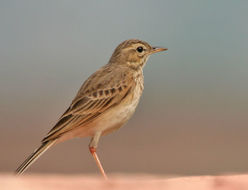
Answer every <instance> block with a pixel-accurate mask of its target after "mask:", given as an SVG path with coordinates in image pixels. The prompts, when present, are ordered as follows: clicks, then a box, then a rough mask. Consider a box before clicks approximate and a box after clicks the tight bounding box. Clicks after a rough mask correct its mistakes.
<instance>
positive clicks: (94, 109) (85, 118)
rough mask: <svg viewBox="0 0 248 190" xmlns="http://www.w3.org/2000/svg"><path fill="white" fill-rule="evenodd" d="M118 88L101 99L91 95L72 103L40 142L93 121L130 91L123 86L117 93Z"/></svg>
mask: <svg viewBox="0 0 248 190" xmlns="http://www.w3.org/2000/svg"><path fill="white" fill-rule="evenodd" d="M118 88H119V86H118ZM118 88H117V87H116V88H111V90H109V91H110V92H109V93H106V94H107V95H106V94H105V95H104V96H102V97H97V98H96V97H94V96H91V95H85V96H82V97H81V98H79V99H78V100H77V101H74V102H73V103H72V104H71V106H70V107H69V108H68V109H67V111H66V112H65V113H64V114H63V115H62V116H61V118H60V120H59V121H58V122H57V124H56V125H55V126H54V127H53V128H52V129H51V130H50V132H49V133H48V134H47V136H46V137H45V138H44V139H43V140H42V142H46V141H48V140H51V139H54V138H58V137H60V136H61V135H62V134H63V133H65V132H68V131H70V130H72V129H75V128H76V127H79V126H83V125H85V124H86V123H88V122H91V121H93V120H94V119H95V118H97V117H98V116H99V115H100V114H101V113H102V112H104V111H105V110H107V109H109V108H111V107H113V106H114V105H116V104H118V103H119V102H120V101H121V100H122V98H123V97H125V96H126V93H127V92H128V91H130V88H131V86H129V88H128V87H127V86H125V89H124V87H122V89H124V90H122V92H119V93H117V92H118V91H117V90H118ZM113 89H115V90H113ZM111 91H112V92H111Z"/></svg>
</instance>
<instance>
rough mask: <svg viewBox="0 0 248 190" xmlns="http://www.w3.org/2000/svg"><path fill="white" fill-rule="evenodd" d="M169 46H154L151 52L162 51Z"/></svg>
mask: <svg viewBox="0 0 248 190" xmlns="http://www.w3.org/2000/svg"><path fill="white" fill-rule="evenodd" d="M167 50H168V48H162V47H152V50H151V52H150V54H154V53H157V52H160V51H167Z"/></svg>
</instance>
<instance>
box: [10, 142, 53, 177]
mask: <svg viewBox="0 0 248 190" xmlns="http://www.w3.org/2000/svg"><path fill="white" fill-rule="evenodd" d="M55 142H56V140H50V141H47V142H45V143H42V145H41V146H40V147H39V148H37V149H36V150H35V151H34V153H32V154H31V155H30V156H29V157H28V158H27V159H26V160H25V161H24V162H23V163H22V164H21V165H20V166H19V167H18V168H17V169H16V171H15V172H16V174H18V175H19V174H22V173H23V172H24V171H25V170H26V169H27V168H28V167H29V166H30V165H31V164H32V163H33V162H34V161H36V160H37V159H38V158H39V157H40V156H41V155H42V154H43V153H44V152H45V151H46V150H47V149H49V148H50V147H51V146H52V145H53V144H54V143H55Z"/></svg>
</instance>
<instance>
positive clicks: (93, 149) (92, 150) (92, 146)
mask: <svg viewBox="0 0 248 190" xmlns="http://www.w3.org/2000/svg"><path fill="white" fill-rule="evenodd" d="M100 136H101V133H96V134H95V135H94V136H93V137H92V139H91V142H90V144H89V149H90V153H91V155H92V156H93V158H94V159H95V161H96V165H97V167H98V168H99V170H100V172H101V174H102V175H103V177H104V179H106V180H107V179H108V177H107V175H106V173H105V171H104V169H103V167H102V164H101V162H100V160H99V158H98V156H97V154H96V148H97V144H98V141H99V139H100Z"/></svg>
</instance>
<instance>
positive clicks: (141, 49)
mask: <svg viewBox="0 0 248 190" xmlns="http://www.w3.org/2000/svg"><path fill="white" fill-rule="evenodd" d="M136 50H137V51H138V52H139V53H142V52H143V51H144V48H143V47H142V46H139V47H137V49H136Z"/></svg>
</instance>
